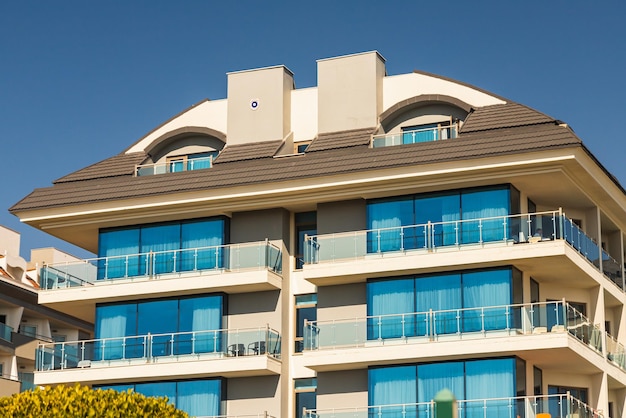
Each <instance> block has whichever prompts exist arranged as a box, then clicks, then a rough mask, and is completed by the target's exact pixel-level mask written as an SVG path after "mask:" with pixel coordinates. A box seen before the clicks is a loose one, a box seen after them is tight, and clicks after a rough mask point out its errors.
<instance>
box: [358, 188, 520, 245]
mask: <svg viewBox="0 0 626 418" xmlns="http://www.w3.org/2000/svg"><path fill="white" fill-rule="evenodd" d="M510 194H511V193H510V188H509V187H499V188H484V189H471V190H461V191H451V192H445V193H427V194H420V195H413V196H399V197H397V198H393V199H381V200H373V201H370V202H368V205H367V221H368V229H370V230H371V231H370V232H369V233H368V252H380V251H398V250H405V249H414V248H432V247H439V246H444V245H458V244H469V243H478V242H484V241H494V240H502V239H504V238H505V237H506V238H508V237H511V236H513V235H512V232H511V231H512V230H513V225H508V224H507V222H508V221H507V220H506V218H505V217H506V216H507V215H509V214H510V213H511V207H510V206H511V198H510ZM517 209H519V208H516V210H517ZM490 217H497V219H482V218H490ZM474 219H476V221H474ZM478 219H481V220H480V221H478ZM459 220H465V222H461V223H458V222H456V221H459ZM428 222H431V223H432V225H431V226H430V227H427V226H426V225H427V224H428Z"/></svg>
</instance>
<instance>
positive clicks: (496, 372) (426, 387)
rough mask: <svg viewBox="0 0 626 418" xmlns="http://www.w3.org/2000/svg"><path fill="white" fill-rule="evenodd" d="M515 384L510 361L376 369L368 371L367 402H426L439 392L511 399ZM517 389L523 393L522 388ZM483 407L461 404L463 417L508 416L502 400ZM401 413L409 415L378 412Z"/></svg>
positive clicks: (506, 404) (399, 409) (398, 410)
mask: <svg viewBox="0 0 626 418" xmlns="http://www.w3.org/2000/svg"><path fill="white" fill-rule="evenodd" d="M522 364H523V363H522ZM520 370H524V369H523V368H520ZM523 377H524V376H520V379H519V381H520V384H521V382H523V381H524V380H525V379H524V378H523ZM516 381H517V380H516V359H514V358H500V359H487V360H468V361H451V362H440V363H430V364H419V365H408V366H389V367H378V368H372V369H369V371H368V402H369V405H370V406H378V405H389V404H396V405H398V404H400V405H401V404H411V403H416V402H430V401H431V400H432V399H433V398H434V396H435V395H436V394H437V393H438V392H439V391H440V390H442V389H446V388H447V389H450V390H451V391H452V392H453V393H454V395H455V397H456V398H457V399H459V400H473V399H476V400H478V399H493V398H512V397H515V396H517V395H516V394H517V390H516V387H515V386H516ZM520 389H521V390H522V391H523V390H524V388H523V387H522V388H520ZM472 405H475V407H476V408H475V409H474V407H473V406H472ZM484 406H485V405H484V404H483V403H482V402H479V403H476V404H473V403H468V404H465V405H464V408H465V410H464V413H465V415H464V416H465V417H485V416H487V417H490V418H491V417H493V418H497V417H501V416H509V415H510V412H511V411H510V410H506V409H505V408H507V407H509V408H510V406H511V405H510V403H509V402H508V401H507V400H504V399H503V400H500V401H489V402H488V403H487V404H486V406H487V409H484V408H483V407H484ZM407 408H409V409H407ZM377 410H378V409H377ZM403 410H404V411H409V410H410V407H407V406H405V407H396V408H395V410H389V411H386V410H383V411H382V412H389V415H393V413H397V414H398V416H403V415H400V413H401V412H402V411H403ZM482 414H487V415H482ZM383 415H385V414H383ZM416 415H417V416H420V417H421V416H424V417H425V416H427V414H426V411H425V410H424V411H421V410H420V411H418V413H417V414H416V413H415V411H411V415H409V416H416ZM385 416H387V415H385Z"/></svg>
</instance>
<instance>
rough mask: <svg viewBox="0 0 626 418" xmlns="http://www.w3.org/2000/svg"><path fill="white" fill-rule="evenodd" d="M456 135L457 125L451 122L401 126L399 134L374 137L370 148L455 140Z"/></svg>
mask: <svg viewBox="0 0 626 418" xmlns="http://www.w3.org/2000/svg"><path fill="white" fill-rule="evenodd" d="M457 133H458V123H457V122H451V121H446V122H439V123H428V124H422V125H411V126H403V127H401V128H400V132H396V133H388V134H382V135H374V136H373V138H372V148H381V147H391V146H395V145H404V144H415V143H418V142H431V141H439V140H443V139H450V138H456V137H457Z"/></svg>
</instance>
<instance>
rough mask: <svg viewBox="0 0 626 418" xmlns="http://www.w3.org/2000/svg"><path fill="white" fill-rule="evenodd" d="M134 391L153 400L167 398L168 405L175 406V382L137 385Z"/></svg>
mask: <svg viewBox="0 0 626 418" xmlns="http://www.w3.org/2000/svg"><path fill="white" fill-rule="evenodd" d="M135 391H136V392H139V393H141V394H142V395H146V396H151V397H155V398H162V397H164V396H167V399H168V403H170V404H172V405H174V406H176V382H155V383H137V384H136V385H135Z"/></svg>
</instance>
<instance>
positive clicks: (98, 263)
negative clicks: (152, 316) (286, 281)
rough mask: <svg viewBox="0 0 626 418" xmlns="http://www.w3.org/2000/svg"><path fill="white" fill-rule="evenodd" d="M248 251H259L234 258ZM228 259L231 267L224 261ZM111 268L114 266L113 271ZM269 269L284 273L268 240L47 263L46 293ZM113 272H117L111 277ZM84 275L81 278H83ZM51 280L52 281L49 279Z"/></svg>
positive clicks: (44, 274)
mask: <svg viewBox="0 0 626 418" xmlns="http://www.w3.org/2000/svg"><path fill="white" fill-rule="evenodd" d="M247 249H252V250H254V249H257V252H256V255H255V256H254V257H248V256H249V255H248V254H247V253H244V257H240V258H237V257H234V255H241V254H242V252H244V251H246V250H247ZM228 257H229V262H230V263H229V265H225V264H226V263H225V259H226V258H228ZM110 266H114V267H112V268H110ZM250 268H257V269H258V268H267V269H270V270H272V271H274V272H277V273H280V272H281V271H282V250H281V249H280V247H278V246H277V245H275V244H273V243H272V242H270V241H269V240H265V241H257V242H251V243H241V244H224V245H215V246H207V247H195V248H184V249H175V250H163V251H150V252H143V253H135V254H126V255H119V256H109V257H97V258H89V259H83V260H79V261H65V262H61V263H51V264H44V266H43V267H42V272H41V285H42V289H43V290H50V289H58V288H67V287H79V286H89V285H93V284H94V282H96V281H97V280H115V279H123V278H133V277H147V276H155V275H158V274H168V273H181V272H186V271H200V270H228V271H232V270H239V269H250ZM111 271H114V273H113V274H112V273H111ZM81 273H82V277H81ZM49 279H50V280H49Z"/></svg>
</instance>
